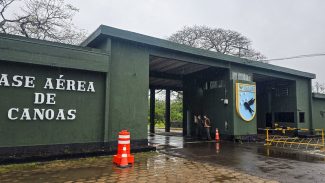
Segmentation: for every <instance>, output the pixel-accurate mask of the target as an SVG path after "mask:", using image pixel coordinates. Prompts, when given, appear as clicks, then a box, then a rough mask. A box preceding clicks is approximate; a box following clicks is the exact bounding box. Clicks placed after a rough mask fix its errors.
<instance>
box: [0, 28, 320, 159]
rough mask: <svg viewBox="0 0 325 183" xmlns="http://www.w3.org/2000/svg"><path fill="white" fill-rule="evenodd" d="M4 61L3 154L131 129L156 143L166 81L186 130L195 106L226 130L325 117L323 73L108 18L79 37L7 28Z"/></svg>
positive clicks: (233, 135)
mask: <svg viewBox="0 0 325 183" xmlns="http://www.w3.org/2000/svg"><path fill="white" fill-rule="evenodd" d="M0 65H1V67H0V71H1V79H0V94H1V95H0V96H1V103H0V110H1V116H0V117H1V120H0V127H1V128H0V131H1V133H0V149H1V156H2V158H8V157H9V155H12V154H15V156H34V155H40V154H42V155H62V154H73V153H83V152H86V153H87V152H88V153H89V152H112V151H114V150H115V149H116V140H117V134H118V132H119V131H120V130H122V129H127V130H129V131H130V132H131V134H132V139H131V146H132V148H133V149H135V150H146V149H150V147H149V146H148V128H147V125H148V124H147V119H148V118H147V111H148V109H150V129H149V131H150V132H152V133H154V111H155V109H154V103H155V100H154V99H155V97H154V93H155V92H154V91H155V90H157V89H164V90H166V91H167V92H166V93H167V96H166V117H165V118H166V131H169V130H170V91H171V90H174V91H182V92H183V121H182V128H183V136H188V137H194V136H195V134H196V129H195V124H194V116H195V115H207V116H208V117H209V118H210V120H211V135H212V136H213V135H214V131H215V129H216V128H218V129H219V133H220V137H221V139H247V138H248V139H254V138H256V136H257V134H258V131H259V130H258V129H265V128H266V127H270V128H271V127H274V126H275V124H276V125H279V126H284V127H291V128H307V129H315V128H324V127H325V122H324V120H325V119H324V115H323V114H325V112H324V110H325V109H324V102H325V97H324V96H323V95H320V94H312V91H311V80H312V79H314V78H315V75H314V74H311V73H307V72H302V71H297V70H292V69H288V68H284V67H279V66H275V65H271V64H267V63H261V62H254V61H251V60H247V59H242V58H237V57H234V56H228V55H224V54H220V53H215V52H210V51H205V50H201V49H196V48H192V47H188V46H184V45H180V44H176V43H172V42H169V41H166V40H162V39H158V38H154V37H149V36H146V35H141V34H138V33H133V32H129V31H125V30H120V29H116V28H113V27H108V26H104V25H102V26H100V27H99V28H98V29H97V30H96V31H95V32H94V33H93V34H91V35H90V36H89V37H88V39H87V40H85V41H84V42H83V43H82V44H81V45H80V46H71V45H65V44H59V43H52V42H48V41H39V40H34V39H28V38H22V37H18V36H9V35H3V34H1V35H0ZM149 90H150V93H151V97H150V99H149V100H150V102H148V91H149ZM148 103H150V105H148ZM262 133H263V132H262ZM45 134H46V135H45Z"/></svg>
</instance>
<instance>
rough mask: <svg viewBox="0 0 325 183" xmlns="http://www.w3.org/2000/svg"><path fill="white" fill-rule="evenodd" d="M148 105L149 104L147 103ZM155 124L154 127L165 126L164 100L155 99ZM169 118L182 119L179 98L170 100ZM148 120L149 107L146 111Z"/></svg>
mask: <svg viewBox="0 0 325 183" xmlns="http://www.w3.org/2000/svg"><path fill="white" fill-rule="evenodd" d="M149 105H150V104H149ZM155 108H156V109H155V124H156V127H159V128H160V127H161V128H163V127H165V101H164V100H157V99H156V105H155ZM170 118H171V121H182V119H183V103H182V100H181V99H175V100H171V102H170ZM149 120H150V109H149V111H148V122H149Z"/></svg>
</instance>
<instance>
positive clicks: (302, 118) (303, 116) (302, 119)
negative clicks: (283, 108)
mask: <svg viewBox="0 0 325 183" xmlns="http://www.w3.org/2000/svg"><path fill="white" fill-rule="evenodd" d="M299 122H300V123H304V122H305V113H304V112H299Z"/></svg>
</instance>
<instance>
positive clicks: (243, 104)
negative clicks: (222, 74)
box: [236, 83, 256, 122]
mask: <svg viewBox="0 0 325 183" xmlns="http://www.w3.org/2000/svg"><path fill="white" fill-rule="evenodd" d="M236 110H237V113H238V115H239V116H240V117H241V118H242V119H243V120H244V121H247V122H249V121H252V120H253V119H254V117H255V115H256V85H255V83H254V84H246V83H236Z"/></svg>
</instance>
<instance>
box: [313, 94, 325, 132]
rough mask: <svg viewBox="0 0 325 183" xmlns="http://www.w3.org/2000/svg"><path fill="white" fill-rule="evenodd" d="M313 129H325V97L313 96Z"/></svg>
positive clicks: (322, 95) (321, 95)
mask: <svg viewBox="0 0 325 183" xmlns="http://www.w3.org/2000/svg"><path fill="white" fill-rule="evenodd" d="M312 101H313V112H312V115H313V128H323V129H325V95H324V94H313V100H312Z"/></svg>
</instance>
